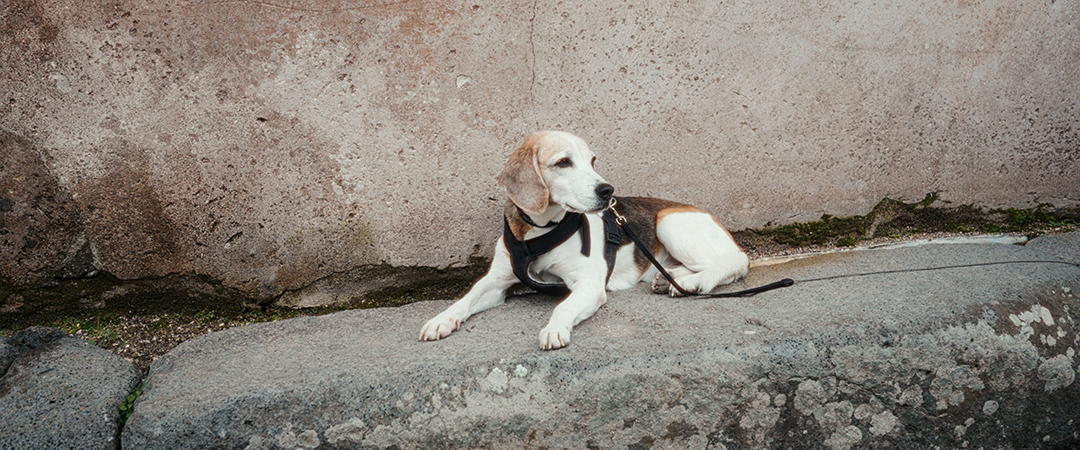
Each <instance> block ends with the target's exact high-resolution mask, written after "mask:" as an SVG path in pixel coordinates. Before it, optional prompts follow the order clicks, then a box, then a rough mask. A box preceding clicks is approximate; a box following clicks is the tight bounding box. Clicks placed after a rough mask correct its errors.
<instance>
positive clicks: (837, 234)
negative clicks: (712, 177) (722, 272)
mask: <svg viewBox="0 0 1080 450" xmlns="http://www.w3.org/2000/svg"><path fill="white" fill-rule="evenodd" d="M1078 224H1080V208H1074V209H1055V208H1053V207H1051V206H1050V205H1040V206H1038V207H1036V208H1031V209H1016V208H1009V209H1004V210H1003V209H989V210H987V209H984V208H980V207H977V206H974V205H958V206H952V205H951V204H950V202H947V201H942V200H941V198H940V197H938V195H937V194H927V195H926V197H925V198H923V200H921V201H919V202H915V203H904V202H901V201H898V200H893V199H888V198H886V199H884V200H882V201H880V202H878V204H877V205H876V206H874V208H873V209H872V210H871V211H870V212H869V213H868V214H866V215H864V216H852V217H833V216H830V215H828V214H825V215H823V216H822V217H821V220H819V221H816V222H809V223H793V224H788V225H782V226H773V225H772V224H766V225H765V227H764V228H761V229H756V230H743V231H739V232H737V233H734V234H735V239H736V241H738V242H739V243H740V244H741V245H743V247H744V248H747V250H758V251H770V250H778V249H783V248H790V247H803V246H819V247H850V246H854V245H857V244H858V243H859V242H862V241H867V240H870V239H876V238H898V237H902V236H908V235H912V234H920V233H938V232H942V233H1024V234H1028V235H1031V236H1036V235H1039V234H1042V233H1044V232H1046V231H1047V230H1052V229H1063V230H1064V231H1071V230H1073V229H1076V227H1077V225H1078Z"/></svg>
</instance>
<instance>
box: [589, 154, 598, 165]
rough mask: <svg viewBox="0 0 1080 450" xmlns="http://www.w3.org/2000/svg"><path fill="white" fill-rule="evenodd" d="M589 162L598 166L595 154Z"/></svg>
mask: <svg viewBox="0 0 1080 450" xmlns="http://www.w3.org/2000/svg"><path fill="white" fill-rule="evenodd" d="M589 164H592V166H593V167H596V157H595V156H593V157H592V161H590V162H589Z"/></svg>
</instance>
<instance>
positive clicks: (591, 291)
mask: <svg viewBox="0 0 1080 450" xmlns="http://www.w3.org/2000/svg"><path fill="white" fill-rule="evenodd" d="M606 301H607V291H605V290H604V285H603V284H594V283H585V282H579V283H575V284H574V287H573V288H572V289H571V291H570V295H568V296H567V297H566V299H565V300H563V301H562V303H559V306H556V307H555V311H554V312H552V314H551V320H549V321H548V324H547V326H546V327H544V329H542V330H540V347H541V348H543V349H544V350H555V349H559V348H563V347H566V346H567V345H570V331H571V330H573V329H574V326H575V325H577V324H579V323H581V321H582V320H585V319H588V318H589V317H592V315H593V314H595V313H596V311H597V310H598V309H600V307H601V306H603V304H604V302H606Z"/></svg>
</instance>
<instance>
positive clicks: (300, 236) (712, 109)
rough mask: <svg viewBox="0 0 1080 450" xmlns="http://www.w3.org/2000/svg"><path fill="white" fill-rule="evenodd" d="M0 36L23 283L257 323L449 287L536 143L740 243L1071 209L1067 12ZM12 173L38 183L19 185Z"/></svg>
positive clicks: (16, 6) (808, 10) (67, 11)
mask: <svg viewBox="0 0 1080 450" xmlns="http://www.w3.org/2000/svg"><path fill="white" fill-rule="evenodd" d="M0 10H2V12H3V19H2V20H3V22H2V24H0V93H2V95H3V97H2V98H0V127H2V128H0V133H3V151H4V152H5V163H6V161H7V160H8V159H9V158H8V156H7V154H8V153H12V152H14V151H19V152H23V153H24V154H26V155H30V156H34V157H35V158H36V160H35V161H36V162H29V163H26V164H28V165H25V166H24V165H18V166H13V167H5V168H4V176H5V179H4V180H0V182H2V184H3V187H4V189H5V191H4V192H0V220H2V221H3V222H2V224H0V228H3V229H4V235H3V236H0V239H3V241H2V242H3V245H4V246H5V248H4V249H2V251H3V256H4V258H5V261H4V265H3V269H2V270H0V277H3V278H6V279H10V280H14V281H15V282H16V283H25V282H28V280H31V279H32V278H33V277H32V276H30V275H33V274H38V273H54V272H56V271H59V270H61V269H62V268H63V267H66V266H71V265H72V261H76V259H78V258H75V256H74V255H76V254H79V253H78V252H80V251H82V253H81V255H83V256H81V257H80V258H81V259H78V260H79V261H83V260H89V259H92V261H93V265H94V268H96V269H100V270H105V271H108V272H110V273H112V274H115V275H117V276H118V277H120V278H141V277H151V276H160V275H165V274H170V273H181V272H185V273H196V274H204V275H209V276H211V277H213V278H215V279H218V280H221V281H222V282H223V283H224V284H225V285H226V286H229V287H233V288H236V289H239V290H240V291H242V292H246V293H248V294H251V295H254V296H260V297H267V298H268V297H272V296H276V295H278V294H281V293H282V292H286V291H296V292H301V294H300V295H299V297H304V295H303V294H302V292H303V291H302V290H301V289H302V288H304V287H306V286H309V285H311V283H313V282H314V281H316V280H329V279H333V278H334V275H335V274H339V275H338V278H342V277H353V275H350V274H355V273H356V270H357V268H363V267H368V266H370V265H378V264H389V265H393V266H432V267H446V266H450V265H463V264H467V263H468V261H469V258H470V256H476V255H480V256H483V255H485V254H486V253H487V252H490V246H491V242H492V241H493V240H494V237H495V236H496V235H497V234H498V231H499V221H498V215H499V214H500V211H501V208H500V207H499V205H500V203H501V201H502V198H503V194H502V193H501V192H500V190H499V189H498V187H497V186H496V184H495V182H494V176H495V175H496V174H497V173H498V172H499V170H500V169H501V166H502V164H503V161H504V157H505V156H506V155H507V154H508V153H509V152H510V151H511V150H512V149H513V148H515V147H516V146H517V145H518V144H519V142H520V141H521V140H522V139H523V138H524V136H525V135H527V134H528V133H530V132H532V131H536V130H539V129H564V130H567V131H572V132H574V133H576V134H579V135H581V136H582V137H584V138H585V139H586V140H587V141H588V142H590V144H591V145H592V146H593V148H594V149H595V150H596V152H597V153H598V154H599V155H600V162H599V164H598V167H599V168H600V170H601V172H602V173H604V174H606V175H607V177H608V179H609V181H611V182H612V183H613V184H615V185H616V186H617V189H618V192H621V193H623V194H644V195H656V196H662V197H669V198H674V199H679V200H682V201H688V202H693V203H697V204H700V205H702V206H704V207H705V208H707V209H709V210H711V211H714V212H716V213H717V215H718V216H719V217H720V218H721V219H722V220H723V221H725V222H726V223H727V224H729V225H730V226H731V228H733V229H741V228H745V227H751V226H760V225H762V224H764V223H766V222H770V221H771V222H774V223H785V222H790V221H795V220H805V219H814V218H817V217H818V216H820V215H821V214H822V213H823V212H824V213H829V214H833V215H851V214H856V213H864V212H866V211H867V210H869V208H870V207H871V206H872V205H873V204H874V203H875V202H877V201H878V200H880V199H881V198H882V197H885V196H889V197H893V198H901V199H905V198H906V199H913V198H921V197H922V196H923V195H924V194H926V193H928V192H935V191H936V192H940V193H941V195H942V197H943V198H945V199H948V200H953V201H958V202H963V203H978V204H982V205H987V206H1018V207H1019V206H1031V205H1032V204H1035V203H1041V202H1047V203H1051V204H1054V205H1056V206H1075V205H1077V203H1078V199H1080V187H1078V186H1080V183H1077V180H1076V175H1075V174H1076V173H1077V171H1078V169H1080V167H1078V165H1080V164H1078V161H1077V159H1078V155H1080V110H1078V108H1080V107H1078V104H1077V96H1076V92H1077V88H1078V87H1080V32H1078V30H1077V28H1076V27H1077V24H1080V5H1078V3H1077V2H1075V1H1064V0H1059V1H1048V2H1034V3H1016V2H1008V1H988V2H967V1H960V2H945V3H942V2H929V1H926V2H924V1H919V2H904V3H901V4H895V5H881V4H874V3H869V2H849V1H843V2H832V3H819V2H781V1H771V2H760V1H756V2H749V1H747V2H742V1H737V2H723V3H720V2H711V1H692V2H689V3H688V4H687V3H680V4H678V5H672V4H670V2H621V1H620V2H616V1H600V2H554V1H537V2H531V3H515V4H507V2H488V1H479V0H478V1H470V2H434V1H431V2H428V1H408V0H406V1H392V2H390V1H387V2H377V1H364V2H355V1H332V0H330V1H320V0H310V1H275V0H270V1H225V2H194V1H192V2H189V1H176V2H148V1H108V2H105V1H102V2H88V1H77V0H66V1H56V2H43V1H24V0H3V3H2V7H0ZM35 164H36V165H35ZM20 171H23V172H25V173H22V172H20ZM29 173H33V174H37V173H41V174H47V175H48V177H50V178H51V181H48V182H45V181H43V182H37V183H22V182H19V181H15V182H12V180H17V178H14V177H18V176H22V175H25V174H29ZM41 199H46V200H45V201H47V202H53V201H58V200H55V199H70V202H68V203H64V204H65V205H71V207H70V208H66V209H65V208H61V209H62V210H63V211H65V213H64V215H61V216H57V217H54V218H52V219H50V220H54V221H56V223H64V224H74V225H72V226H73V227H74V228H71V230H72V231H68V232H65V234H63V237H64V238H63V239H62V241H63V242H51V241H49V245H46V246H43V247H41V248H43V249H46V250H47V251H49V252H52V253H48V254H45V255H44V256H42V255H41V254H38V255H36V256H34V257H37V258H45V260H47V261H46V262H48V263H47V264H45V263H41V264H38V263H35V264H37V265H34V267H30V266H29V265H28V264H29V263H25V264H24V263H21V262H20V263H18V264H11V263H10V261H9V260H8V258H9V257H10V256H9V255H11V254H15V253H17V252H20V251H23V248H24V247H25V243H26V242H27V236H28V235H32V234H34V233H36V232H38V230H37V229H31V228H29V227H28V226H27V225H24V224H25V223H27V221H26V220H25V217H26V215H27V214H34V213H33V212H31V211H35V208H38V207H39V202H41V201H42V200H41ZM65 201H66V200H65ZM56 239H59V238H56ZM79 239H83V240H85V242H86V244H87V245H85V246H82V245H79V241H78V240H79ZM38 242H44V241H38ZM15 243H18V244H15ZM9 245H23V247H20V248H18V249H14V248H8V246H9ZM55 249H61V250H62V251H57V250H55ZM29 250H33V249H29ZM20 255H21V253H20ZM87 255H89V256H87ZM90 256H92V258H90ZM20 258H22V256H20ZM20 261H21V260H20ZM65 261H67V262H66V263H65ZM39 266H40V267H39ZM75 266H78V264H75ZM31 272H32V273H31ZM360 272H361V274H360V275H359V276H360V278H363V275H362V273H363V271H362V270H361V271H360ZM28 274H29V275H28ZM330 284H333V283H330ZM297 290H300V291H297ZM303 302H304V300H303V299H302V298H301V299H299V300H297V303H303Z"/></svg>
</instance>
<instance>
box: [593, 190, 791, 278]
mask: <svg viewBox="0 0 1080 450" xmlns="http://www.w3.org/2000/svg"><path fill="white" fill-rule="evenodd" d="M616 204H618V202H617V201H616V200H615V197H612V198H611V202H610V203H608V207H607V209H608V210H609V211H611V214H612V215H614V216H615V223H616V224H617V225H619V227H621V228H622V229H623V231H625V232H626V235H627V236H629V237H630V240H632V241H634V245H636V246H637V248H638V250H640V251H641V253H644V254H645V257H646V258H648V259H649V262H651V263H652V265H653V266H654V267H656V270H658V271H660V275H663V276H664V278H666V279H667V280H668V283H671V287H673V288H675V289H676V290H677V291H679V292H681V293H682V294H683V295H687V296H695V297H710V298H719V297H750V296H752V295H754V294H760V293H762V292H765V291H771V290H773V289H779V288H783V287H788V286H791V285H793V284H795V280H792V279H791V278H784V279H783V280H780V281H777V282H775V283H769V284H766V285H764V286H758V287H755V288H750V289H746V290H742V291H737V292H723V293H719V294H698V293H694V292H689V291H687V290H686V289H683V287H682V286H679V283H676V282H675V277H672V276H671V274H670V273H668V272H667V270H664V266H662V265H660V261H657V260H656V257H654V256H653V254H652V251H651V250H649V247H648V246H646V245H645V243H644V242H641V239H640V238H638V236H637V234H635V233H634V229H633V228H631V227H630V225H628V224H627V223H626V217H623V215H622V214H619V211H617V210H616V209H615V205H616Z"/></svg>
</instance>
